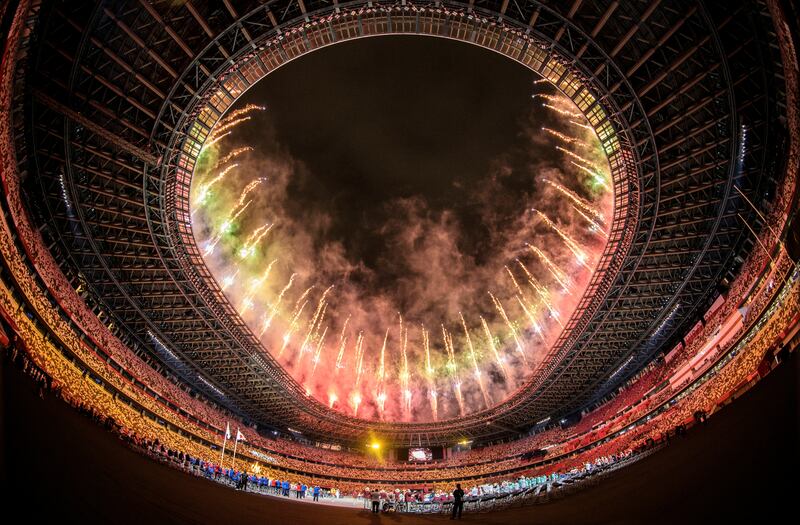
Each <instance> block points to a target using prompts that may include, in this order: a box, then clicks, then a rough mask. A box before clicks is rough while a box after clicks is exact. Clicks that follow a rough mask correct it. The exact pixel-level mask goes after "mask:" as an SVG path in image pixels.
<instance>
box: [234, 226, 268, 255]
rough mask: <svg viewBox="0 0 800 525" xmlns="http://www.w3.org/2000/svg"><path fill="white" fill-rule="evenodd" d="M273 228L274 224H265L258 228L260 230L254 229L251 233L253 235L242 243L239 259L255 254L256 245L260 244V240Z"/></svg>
mask: <svg viewBox="0 0 800 525" xmlns="http://www.w3.org/2000/svg"><path fill="white" fill-rule="evenodd" d="M273 226H275V224H274V223H272V224H265V225H264V226H262V227H260V228H256V229H255V230H254V231H253V233H251V234H250V236H249V237H248V238H247V240H246V241H245V243H244V246H242V247H241V248H240V249H239V257H241V258H242V259H244V258H245V257H247V256H249V255H252V254H253V253H255V247H256V245H257V244H258V243H259V242H261V239H263V238H264V237H266V236H267V234H268V233H269V232H270V231H272V227H273Z"/></svg>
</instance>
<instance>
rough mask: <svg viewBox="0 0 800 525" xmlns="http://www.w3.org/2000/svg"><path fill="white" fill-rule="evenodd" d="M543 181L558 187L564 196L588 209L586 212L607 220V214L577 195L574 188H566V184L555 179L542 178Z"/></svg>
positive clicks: (602, 220)
mask: <svg viewBox="0 0 800 525" xmlns="http://www.w3.org/2000/svg"><path fill="white" fill-rule="evenodd" d="M542 181H544V182H545V183H547V184H549V185H550V186H552V187H554V188H555V189H557V190H558V191H560V192H561V194H562V195H564V196H565V197H567V198H568V199H569V200H571V201H572V202H574V203H575V204H576V205H578V206H579V207H580V208H581V209H583V210H584V211H586V212H588V213H590V214H591V215H593V216H594V217H596V218H597V220H599V221H600V222H606V218H605V216H604V215H603V214H602V213H601V212H600V210H598V209H597V208H595V207H593V206H592V205H591V204H589V203H588V202H586V201H585V200H584V199H582V198H580V197H579V196H578V195H577V194H576V193H575V192H573V191H572V190H570V189H568V188H565V187H564V186H562V185H561V184H559V183H557V182H553V181H551V180H550V179H542Z"/></svg>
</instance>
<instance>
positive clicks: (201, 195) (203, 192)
mask: <svg viewBox="0 0 800 525" xmlns="http://www.w3.org/2000/svg"><path fill="white" fill-rule="evenodd" d="M238 166H239V165H238V164H231V165H230V166H228V167H226V168H225V169H224V170H222V171H220V172H219V174H218V175H217V176H216V177H214V178H213V179H211V180H210V181H208V182H205V183H203V184H201V185H200V188H199V189H198V191H197V198H196V199H195V202H194V204H195V206H200V205H201V204H203V203H204V202H205V201H206V199H208V197H209V195H211V193H210V192H211V187H212V186H213V185H214V184H216V183H218V182H219V181H221V180H222V179H224V178H225V176H226V175H227V174H228V173H230V171H231V170H233V169H235V168H236V167H238ZM195 211H197V210H195Z"/></svg>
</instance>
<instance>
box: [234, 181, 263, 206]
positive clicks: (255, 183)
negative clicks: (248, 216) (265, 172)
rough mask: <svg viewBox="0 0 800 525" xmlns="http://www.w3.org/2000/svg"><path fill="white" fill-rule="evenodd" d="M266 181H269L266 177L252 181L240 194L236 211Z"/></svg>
mask: <svg viewBox="0 0 800 525" xmlns="http://www.w3.org/2000/svg"><path fill="white" fill-rule="evenodd" d="M266 180H267V179H266V177H258V178H256V179H254V180H252V181H250V182H249V183H248V184H247V186H245V187H244V189H243V190H242V193H240V194H239V200H238V201H237V202H236V206H235V207H234V209H236V208H238V207H239V206H241V205H242V204H244V201H245V200H246V199H247V196H248V195H250V194H251V193H252V192H253V190H255V189H256V188H258V187H259V186H260V185H261V184H263V183H264V182H265V181H266Z"/></svg>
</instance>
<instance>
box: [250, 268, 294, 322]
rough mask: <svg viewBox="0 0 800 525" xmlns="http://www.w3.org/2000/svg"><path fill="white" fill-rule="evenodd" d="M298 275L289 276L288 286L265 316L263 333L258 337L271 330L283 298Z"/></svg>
mask: <svg viewBox="0 0 800 525" xmlns="http://www.w3.org/2000/svg"><path fill="white" fill-rule="evenodd" d="M296 275H297V274H295V273H293V274H292V275H290V276H289V282H288V283H286V286H284V287H283V289H282V290H281V292H280V293H279V294H278V298H277V299H275V302H274V303H272V307H271V308H270V309H269V312H268V314H266V315H264V322H263V324H262V325H261V333H259V334H258V337H262V336H263V335H264V332H266V331H267V330H269V327H270V325H272V320H273V319H274V318H275V314H277V313H278V308H279V307H280V305H281V302H282V301H283V296H284V295H286V292H288V291H289V288H291V287H292V283H293V282H294V278H295V276H296Z"/></svg>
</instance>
